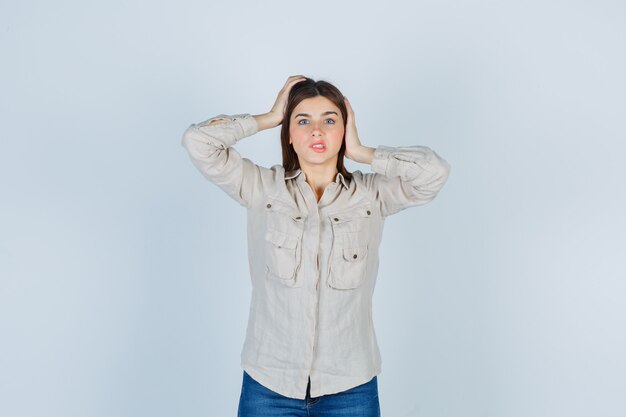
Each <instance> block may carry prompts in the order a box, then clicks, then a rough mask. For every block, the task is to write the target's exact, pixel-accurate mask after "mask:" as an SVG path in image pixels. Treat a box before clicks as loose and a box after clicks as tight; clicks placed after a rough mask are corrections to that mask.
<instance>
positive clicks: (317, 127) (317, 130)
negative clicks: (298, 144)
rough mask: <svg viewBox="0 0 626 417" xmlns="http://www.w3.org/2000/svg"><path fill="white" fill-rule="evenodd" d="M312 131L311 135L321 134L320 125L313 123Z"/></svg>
mask: <svg viewBox="0 0 626 417" xmlns="http://www.w3.org/2000/svg"><path fill="white" fill-rule="evenodd" d="M312 129H313V132H312V133H313V134H318V135H319V134H320V133H322V125H321V123H319V122H313V123H312Z"/></svg>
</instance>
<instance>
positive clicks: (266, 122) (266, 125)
mask: <svg viewBox="0 0 626 417" xmlns="http://www.w3.org/2000/svg"><path fill="white" fill-rule="evenodd" d="M252 117H254V119H255V120H256V122H257V125H258V127H259V129H258V130H259V131H261V130H265V129H271V128H273V127H276V126H278V125H279V124H280V123H281V122H282V118H280V119H279V117H278V116H277V115H276V114H274V113H272V112H268V113H263V114H256V115H253V116H252Z"/></svg>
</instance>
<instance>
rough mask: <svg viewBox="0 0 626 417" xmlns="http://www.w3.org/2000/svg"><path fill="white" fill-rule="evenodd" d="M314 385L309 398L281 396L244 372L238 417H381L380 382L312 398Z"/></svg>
mask: <svg viewBox="0 0 626 417" xmlns="http://www.w3.org/2000/svg"><path fill="white" fill-rule="evenodd" d="M310 390H311V381H310V380H309V385H308V386H307V390H306V398H305V399H304V400H300V399H297V398H289V397H285V396H283V395H280V394H278V393H276V392H274V391H272V390H270V389H268V388H265V387H264V386H263V385H261V384H260V383H258V382H257V381H255V380H254V379H253V378H252V377H251V376H250V375H248V373H247V372H246V371H243V383H242V385H241V396H240V397H239V410H238V411H237V417H286V416H289V417H334V416H341V417H380V404H379V402H378V380H377V378H376V377H374V378H372V379H371V380H370V381H369V382H367V383H365V384H363V385H359V386H358V387H354V388H350V389H349V390H346V391H343V392H339V393H336V394H328V395H322V396H321V397H316V398H311V396H310Z"/></svg>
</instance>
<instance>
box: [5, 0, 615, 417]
mask: <svg viewBox="0 0 626 417" xmlns="http://www.w3.org/2000/svg"><path fill="white" fill-rule="evenodd" d="M0 16H1V17H0V22H1V23H2V26H1V27H0V29H1V32H2V35H1V37H0V47H1V51H0V52H1V56H2V65H1V66H0V75H1V76H0V91H1V93H0V105H1V112H0V118H1V123H0V131H1V148H0V338H1V339H0V415H2V416H6V417H22V416H24V417H25V416H28V417H31V416H33V417H34V416H46V417H49V416H58V417H111V416H115V417H137V416H139V417H142V416H146V417H147V416H150V417H157V416H158V417H160V416H168V417H169V416H185V417H188V416H234V415H235V413H236V408H237V402H238V399H239V393H240V388H241V378H242V371H241V368H240V365H239V359H240V358H239V354H240V351H241V347H242V344H243V340H244V336H245V328H246V322H247V315H248V307H249V302H250V291H251V283H250V278H249V271H248V262H247V246H246V223H245V221H246V213H245V209H244V208H243V207H241V206H239V205H238V204H237V203H236V202H235V201H234V200H231V199H230V198H229V197H228V196H227V195H226V194H225V193H223V192H222V191H221V190H220V189H218V188H217V187H216V186H215V185H213V184H211V183H210V182H209V181H207V180H206V179H205V178H204V177H202V175H201V174H200V173H199V172H198V171H197V170H196V168H195V167H194V166H193V165H192V164H191V161H190V159H189V157H188V155H187V153H186V151H185V150H184V148H182V147H181V144H180V141H181V137H182V133H183V132H184V130H185V129H186V128H187V127H188V126H189V125H190V124H191V123H195V122H200V121H203V120H206V119H208V118H209V117H212V116H214V115H217V114H219V113H227V114H236V113H251V114H259V113H264V112H267V111H269V110H270V108H271V106H272V105H273V103H274V100H275V99H276V96H277V94H278V91H279V90H280V88H281V87H282V86H283V84H284V83H285V81H286V79H287V77H288V76H290V75H293V74H304V75H307V76H309V77H312V78H314V79H325V80H328V81H330V82H332V83H334V84H336V85H337V86H338V87H339V88H340V89H341V91H342V92H343V93H344V94H345V95H346V96H347V97H349V98H350V101H351V103H352V106H353V108H354V111H355V114H356V117H355V120H356V124H357V128H358V132H359V135H360V138H361V141H362V142H363V143H364V144H365V145H368V146H372V147H376V146H378V145H380V144H384V145H389V146H401V145H426V146H429V147H431V148H432V149H434V150H435V151H436V152H437V153H438V154H439V155H441V156H442V157H443V158H445V159H446V160H447V161H448V162H449V163H450V165H451V175H450V178H449V180H448V183H447V184H446V186H445V187H444V188H443V190H442V191H441V192H440V194H439V196H438V197H437V198H436V199H435V200H434V201H432V202H431V203H429V204H427V205H425V206H421V207H416V208H410V209H407V210H405V211H402V212H400V213H398V214H396V215H393V216H391V217H389V218H388V219H387V222H386V228H385V232H384V235H383V236H384V237H383V242H382V245H381V248H380V256H381V264H380V270H379V274H378V281H377V285H376V291H375V294H374V300H373V303H374V305H373V309H374V312H373V314H374V321H375V328H376V332H377V337H378V340H379V344H380V347H381V353H382V358H383V372H382V374H380V376H379V391H380V401H381V408H382V415H383V416H384V417H413V416H415V417H561V416H567V417H624V416H626V396H624V393H625V392H626V332H625V330H624V329H626V254H625V252H626V220H625V216H624V213H626V196H625V192H624V190H625V186H624V180H625V179H626V169H625V168H624V155H625V154H626V134H625V133H626V129H625V128H624V121H625V120H626V104H625V103H626V102H625V101H624V100H625V99H624V97H626V82H625V78H624V74H626V58H625V53H624V45H626V5H625V4H624V2H621V1H609V0H604V1H591V0H587V1H556V0H533V1H524V2H522V1H515V2H514V1H434V0H433V1H415V2H408V1H394V0H392V1H385V2H376V3H373V2H372V3H368V2H357V1H351V2H330V1H314V2H292V1H282V2H279V1H266V2H252V1H249V2H211V1H177V2H174V1H171V2H163V1H150V2H149V1H123V2H122V1H118V2H111V1H107V2H104V1H102V2H84V1H77V0H68V1H56V2H44V1H38V2H35V1H25V2H9V1H3V2H2V4H1V6H0ZM235 148H236V149H237V150H238V151H239V152H240V153H241V154H242V155H243V156H246V157H249V158H251V159H252V160H254V161H255V162H256V163H258V164H260V165H264V166H268V167H269V166H271V165H273V164H279V163H281V158H280V145H279V128H276V129H271V130H267V131H263V132H260V133H258V134H256V135H253V136H251V137H248V138H246V139H243V140H242V141H241V142H239V143H238V144H236V145H235ZM348 168H349V169H350V170H356V169H360V170H362V171H365V172H369V171H370V169H369V166H366V165H362V164H357V163H354V162H352V161H349V163H348ZM415 264H418V265H419V266H418V267H417V268H411V267H410V266H411V265H415Z"/></svg>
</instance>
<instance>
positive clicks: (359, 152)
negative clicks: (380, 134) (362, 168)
mask: <svg viewBox="0 0 626 417" xmlns="http://www.w3.org/2000/svg"><path fill="white" fill-rule="evenodd" d="M375 150H376V149H374V148H371V147H369V146H365V145H361V146H359V147H358V148H357V149H356V150H355V152H351V153H350V156H349V158H350V159H352V160H354V161H355V162H359V163H362V164H371V163H372V161H373V160H374V151H375Z"/></svg>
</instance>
